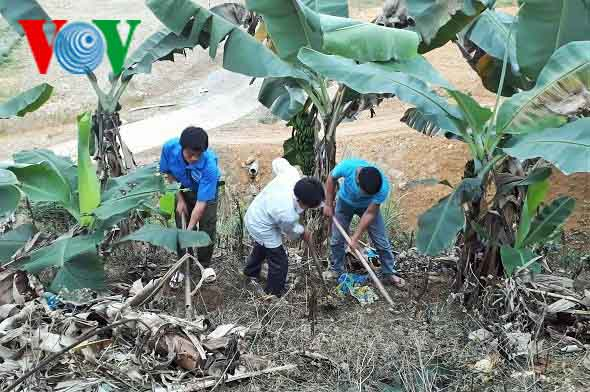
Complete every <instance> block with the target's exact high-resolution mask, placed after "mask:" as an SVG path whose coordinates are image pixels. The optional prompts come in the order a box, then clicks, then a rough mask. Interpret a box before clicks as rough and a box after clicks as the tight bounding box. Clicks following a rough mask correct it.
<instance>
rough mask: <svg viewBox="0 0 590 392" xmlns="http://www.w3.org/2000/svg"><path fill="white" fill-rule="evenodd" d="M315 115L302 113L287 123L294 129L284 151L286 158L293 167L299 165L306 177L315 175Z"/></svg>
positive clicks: (284, 146)
mask: <svg viewBox="0 0 590 392" xmlns="http://www.w3.org/2000/svg"><path fill="white" fill-rule="evenodd" d="M314 124H315V115H311V114H310V113H308V112H307V111H301V112H299V113H298V114H297V115H295V116H294V117H293V118H291V120H289V122H288V123H287V126H288V127H292V128H293V131H292V133H291V138H290V139H288V140H286V141H285V143H284V145H283V149H284V153H285V155H284V157H285V159H287V160H288V161H289V163H291V164H292V165H299V166H300V167H301V170H302V171H303V173H304V174H305V175H311V174H312V173H313V167H314V161H315V150H314V145H315V132H314Z"/></svg>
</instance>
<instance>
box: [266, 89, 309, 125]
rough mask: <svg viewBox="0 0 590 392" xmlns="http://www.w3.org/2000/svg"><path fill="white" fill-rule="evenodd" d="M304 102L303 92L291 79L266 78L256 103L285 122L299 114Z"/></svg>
mask: <svg viewBox="0 0 590 392" xmlns="http://www.w3.org/2000/svg"><path fill="white" fill-rule="evenodd" d="M306 100H307V94H306V93H305V90H303V88H301V87H300V86H299V84H298V83H297V80H295V79H293V78H266V79H264V82H263V83H262V86H261V87H260V91H259V92H258V101H259V102H260V103H261V104H263V105H264V106H266V107H267V108H269V109H270V111H271V112H272V114H274V115H275V116H277V117H280V118H281V119H283V120H285V121H288V120H290V119H291V117H293V116H294V115H296V114H297V113H299V112H300V111H301V110H302V109H303V106H304V105H305V101H306Z"/></svg>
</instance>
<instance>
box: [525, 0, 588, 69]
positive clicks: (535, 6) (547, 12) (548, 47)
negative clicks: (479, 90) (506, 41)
mask: <svg viewBox="0 0 590 392" xmlns="http://www.w3.org/2000/svg"><path fill="white" fill-rule="evenodd" d="M519 5H520V11H519V13H518V19H519V21H518V34H517V35H516V48H517V51H516V53H517V55H518V63H519V64H520V66H521V68H522V71H523V73H524V74H525V75H526V76H528V77H529V78H530V79H532V80H535V79H537V77H538V75H539V73H540V72H541V70H542V69H543V67H544V66H545V64H546V63H547V62H548V60H549V59H550V58H551V57H552V55H553V53H554V51H555V50H556V49H558V48H560V47H562V46H564V45H566V44H568V43H570V42H574V41H586V40H588V39H589V37H590V5H589V4H588V2H587V0H519ZM586 51H587V50H586Z"/></svg>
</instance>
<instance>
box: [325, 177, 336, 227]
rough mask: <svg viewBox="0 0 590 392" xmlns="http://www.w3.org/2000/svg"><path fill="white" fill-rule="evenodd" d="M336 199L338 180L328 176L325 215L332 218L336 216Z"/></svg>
mask: <svg viewBox="0 0 590 392" xmlns="http://www.w3.org/2000/svg"><path fill="white" fill-rule="evenodd" d="M335 199H336V179H335V178H334V177H333V176H332V175H331V174H328V178H327V179H326V201H325V202H324V215H325V216H326V217H328V218H331V217H332V216H333V215H334V200H335Z"/></svg>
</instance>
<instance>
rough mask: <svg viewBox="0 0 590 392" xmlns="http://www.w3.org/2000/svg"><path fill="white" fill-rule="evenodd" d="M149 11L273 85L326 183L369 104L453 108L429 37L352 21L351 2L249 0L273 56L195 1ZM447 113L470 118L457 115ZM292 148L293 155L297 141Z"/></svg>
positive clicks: (236, 68)
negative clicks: (341, 143) (428, 52)
mask: <svg viewBox="0 0 590 392" xmlns="http://www.w3.org/2000/svg"><path fill="white" fill-rule="evenodd" d="M477 3H478V4H480V3H481V4H483V3H482V2H477ZM147 4H148V7H150V9H151V10H152V12H153V13H154V14H155V15H156V16H157V17H158V18H159V19H160V20H161V21H162V23H163V24H164V25H165V26H166V27H167V28H168V29H169V30H170V31H171V34H175V35H176V37H175V39H176V40H178V41H179V42H182V43H184V44H185V45H186V46H185V47H187V48H188V47H194V46H196V45H200V46H201V47H203V48H205V49H207V48H208V49H209V54H210V56H211V57H215V56H216V54H217V47H218V46H219V44H220V43H222V42H225V46H224V50H223V66H224V68H226V69H228V70H230V71H233V72H238V73H241V74H244V75H247V76H251V77H255V78H260V77H263V78H265V81H264V83H263V85H262V87H261V90H260V93H259V100H260V101H261V102H262V103H263V104H265V105H266V106H267V107H269V108H270V109H271V111H272V112H273V113H274V114H275V115H277V116H279V117H281V118H282V119H284V120H287V121H289V120H291V124H293V125H295V129H294V131H295V134H294V139H297V140H298V141H300V142H301V141H303V143H307V144H308V145H309V144H311V143H310V142H309V141H310V140H312V141H313V142H314V143H313V144H314V148H315V174H316V175H317V176H319V177H325V176H326V174H327V173H328V172H329V170H330V169H331V168H332V167H333V165H334V162H335V154H336V149H335V141H336V128H337V126H338V125H339V124H340V123H341V122H342V121H343V120H344V118H345V117H346V116H353V115H354V114H355V113H356V112H357V111H358V110H362V109H369V108H371V105H370V104H367V103H368V102H374V99H373V100H371V99H367V97H370V96H373V97H375V96H377V97H378V98H379V99H381V98H383V97H390V96H393V95H395V96H397V97H398V98H399V99H401V100H405V101H408V102H411V103H413V104H414V105H416V106H417V107H419V108H420V109H421V110H423V111H424V112H425V113H427V114H428V115H429V116H432V115H437V114H440V113H439V112H440V110H441V107H445V106H447V105H448V102H447V101H446V99H444V98H442V97H438V96H436V94H434V92H433V90H432V87H433V86H435V85H445V84H446V83H447V82H446V81H444V79H443V78H442V77H440V75H439V74H438V73H437V72H436V71H435V70H434V69H433V68H432V67H431V66H430V64H429V63H428V62H426V61H425V60H424V59H423V58H422V57H420V56H419V55H418V54H417V52H418V47H419V45H420V41H421V36H420V35H419V34H417V33H415V32H412V31H405V30H403V29H396V28H388V27H384V26H378V25H375V24H371V23H364V22H360V21H355V20H352V19H350V18H348V17H347V16H348V4H347V2H346V1H341V0H332V1H311V0H306V1H283V2H281V3H280V4H277V3H276V2H269V1H262V0H251V1H247V2H246V6H247V8H248V9H249V10H250V11H253V12H255V13H256V15H258V16H260V17H261V19H262V24H261V25H260V26H261V28H263V29H264V38H266V41H269V40H270V41H271V43H272V45H269V46H270V47H271V48H272V50H271V49H269V48H268V47H267V46H266V45H264V44H262V43H261V42H258V41H257V40H256V39H254V38H252V37H251V36H249V35H248V34H246V33H245V32H243V31H241V30H239V29H238V28H237V27H236V26H235V25H232V24H231V23H228V21H226V20H224V19H222V18H220V17H218V16H217V15H215V14H213V13H211V12H210V11H209V10H207V9H205V8H203V7H200V6H198V5H197V4H195V3H193V2H191V1H189V0H183V1H172V0H165V1H156V0H148V1H147ZM172 9H174V10H175V12H170V11H171V10H172ZM482 10H483V7H482ZM474 12H475V11H474ZM447 21H448V20H447ZM443 25H444V24H443ZM257 36H259V37H260V36H261V34H260V32H259V31H258V32H257ZM428 37H429V39H431V38H432V37H430V36H428ZM431 43H432V41H429V44H431ZM130 69H133V65H132V66H131V67H130ZM353 73H354V74H355V76H357V77H359V78H356V77H352V76H351V75H353ZM353 79H356V80H353ZM332 87H333V89H332ZM330 91H331V92H330ZM432 101H435V102H437V103H439V104H438V105H437V104H433V102H432ZM442 111H443V112H444V113H449V114H451V115H453V116H460V115H461V114H460V113H459V112H458V111H457V110H456V108H454V107H448V108H445V109H442ZM298 124H302V125H298ZM449 124H450V123H449ZM298 127H300V128H298ZM298 133H301V134H300V135H297V134H298ZM291 146H292V145H291ZM285 147H286V150H287V151H286V152H287V153H288V152H289V147H290V145H289V143H287V144H286V145H285ZM298 152H300V151H295V152H294V153H295V155H297V153H298Z"/></svg>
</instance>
